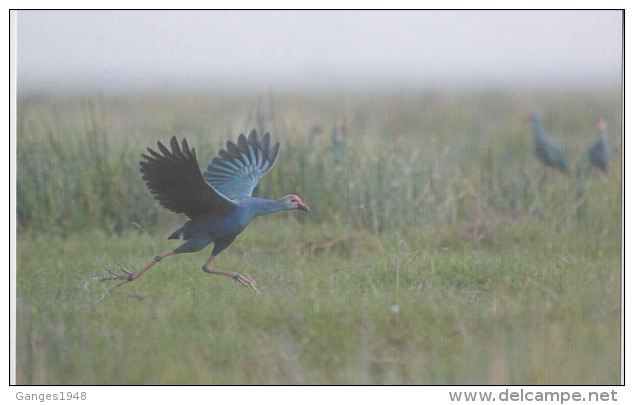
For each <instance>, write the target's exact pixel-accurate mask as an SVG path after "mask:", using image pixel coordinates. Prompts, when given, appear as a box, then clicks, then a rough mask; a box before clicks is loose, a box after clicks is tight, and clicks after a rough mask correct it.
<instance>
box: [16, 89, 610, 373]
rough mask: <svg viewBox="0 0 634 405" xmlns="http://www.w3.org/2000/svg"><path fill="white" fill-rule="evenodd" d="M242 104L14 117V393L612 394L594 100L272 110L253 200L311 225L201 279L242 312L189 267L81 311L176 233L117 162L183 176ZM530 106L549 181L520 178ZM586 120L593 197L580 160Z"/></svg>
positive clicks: (357, 103) (525, 98) (327, 103)
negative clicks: (269, 143)
mask: <svg viewBox="0 0 634 405" xmlns="http://www.w3.org/2000/svg"><path fill="white" fill-rule="evenodd" d="M245 100H247V101H245ZM248 100H255V97H251V98H249V97H238V96H235V95H230V94H219V95H217V96H216V97H215V98H211V97H205V96H201V95H196V94H192V95H170V96H164V97H159V96H156V95H154V96H152V95H149V96H148V95H145V96H139V95H137V96H128V97H123V96H120V97H114V96H102V97H100V98H94V99H93V98H83V99H82V98H77V97H71V96H60V97H58V98H54V99H53V98H51V99H49V98H46V97H41V96H40V97H39V98H38V97H35V96H34V97H31V98H26V97H25V98H23V99H20V100H19V104H18V118H19V119H18V145H17V149H18V150H17V156H18V173H17V180H18V182H17V184H18V187H17V221H18V236H17V364H16V368H17V382H18V383H19V384H64V385H66V384H618V383H620V379H621V375H620V370H621V368H620V367H621V352H620V348H621V346H620V336H621V335H620V333H621V323H620V313H621V307H620V302H621V296H620V292H621V262H620V252H621V231H622V229H621V226H622V225H621V224H622V220H621V208H622V207H621V193H622V188H621V177H620V166H621V160H620V156H619V155H620V145H621V143H620V139H619V138H618V137H617V135H616V134H618V133H619V130H620V124H619V123H620V115H619V112H620V98H619V94H618V92H609V91H608V92H598V91H588V92H565V91H560V92H538V93H535V92H527V91H519V90H518V91H516V92H506V91H490V92H488V91H480V92H476V91H473V92H463V93H451V92H450V93H443V92H440V91H431V92H421V93H416V92H409V93H398V94H397V93H395V94H378V95H368V94H346V95H345V96H344V95H336V94H335V95H330V96H325V97H310V96H307V95H302V94H282V95H279V96H278V99H277V100H276V113H277V116H276V119H275V121H274V122H273V124H272V125H273V127H274V129H275V132H276V133H277V136H276V138H277V139H279V140H281V142H282V144H283V146H282V152H281V155H280V160H279V162H278V163H277V165H276V167H275V168H274V169H273V170H272V171H271V172H270V173H269V174H268V175H267V176H265V177H264V178H263V180H262V182H261V185H260V187H259V188H258V189H257V190H256V192H257V193H258V195H260V196H264V197H269V198H274V197H275V198H277V197H280V196H282V195H285V194H288V193H294V194H297V195H299V196H300V197H301V198H302V199H303V200H304V201H306V202H307V203H308V205H309V206H310V208H311V212H310V213H304V212H293V213H278V214H275V215H272V216H268V217H264V218H258V219H257V220H256V221H254V223H253V224H252V225H250V226H249V228H248V229H247V230H246V231H245V232H244V233H243V234H242V235H240V236H239V237H238V239H237V240H236V241H235V242H234V243H233V244H232V245H231V246H230V247H229V248H228V249H227V250H226V251H224V252H223V253H222V255H220V256H219V257H218V258H217V259H216V260H214V262H213V265H214V267H216V268H218V269H222V270H230V271H240V272H242V273H243V274H246V275H249V276H250V277H252V278H253V279H254V280H255V281H256V283H257V285H258V288H259V289H260V290H261V291H262V295H259V296H258V295H255V294H253V293H251V292H250V291H248V290H247V289H244V288H242V289H241V290H240V291H236V289H235V287H234V285H233V282H232V281H231V280H230V279H228V278H226V277H221V276H213V275H209V274H206V273H204V272H202V271H201V266H202V264H203V263H204V261H205V260H206V259H207V257H208V254H209V253H210V249H206V250H205V251H204V252H198V253H194V254H188V255H177V256H175V257H169V258H166V259H165V260H164V261H162V262H160V263H158V264H157V265H156V266H154V267H153V268H152V269H150V270H148V272H147V273H146V274H144V275H143V276H142V277H141V278H139V279H138V280H136V281H135V282H133V283H130V284H128V285H125V286H123V287H121V288H119V289H117V290H115V291H114V292H113V293H112V294H111V295H109V296H107V297H106V298H105V299H102V297H103V296H104V294H105V293H106V292H107V291H108V289H109V287H110V286H112V282H102V281H99V280H96V279H95V278H96V277H99V276H103V275H106V273H105V270H103V268H104V266H108V267H111V268H116V266H117V265H118V264H121V265H123V266H125V267H126V268H127V269H129V270H133V271H135V270H138V269H139V268H141V267H142V266H143V265H145V264H146V263H147V262H148V261H149V260H150V259H151V258H152V257H154V255H156V254H157V253H160V252H165V251H168V250H171V249H173V248H174V247H175V246H176V243H177V242H175V241H168V240H166V237H167V235H168V234H169V233H171V232H172V231H173V230H174V229H176V227H177V226H179V225H180V224H181V223H182V222H183V221H184V217H182V216H178V215H174V214H172V213H169V212H167V211H166V210H164V209H162V208H161V207H160V206H159V205H158V204H157V203H156V201H155V200H153V199H152V198H151V195H150V194H149V192H148V191H147V190H146V188H145V186H144V185H143V183H142V181H141V179H140V176H139V173H138V160H139V157H140V153H142V151H143V150H144V148H145V147H146V146H154V145H155V141H156V140H161V141H165V142H166V141H168V139H169V137H170V136H171V135H173V134H175V135H178V136H179V137H184V136H186V137H187V139H188V141H189V144H190V146H195V147H196V150H197V155H198V159H199V164H200V165H201V168H204V167H205V165H206V164H207V163H208V162H209V161H210V160H211V158H212V157H213V156H214V155H215V154H216V153H217V150H218V148H219V147H221V146H222V144H223V142H224V141H226V139H234V140H235V138H236V136H237V134H238V133H240V132H247V131H248V130H249V129H250V127H251V126H253V125H254V116H255V114H254V108H253V103H252V102H249V101H248ZM534 105H540V106H543V108H544V110H543V111H544V113H545V117H544V118H545V123H546V126H547V129H548V130H549V132H551V133H553V135H555V136H557V138H558V139H559V140H560V141H561V143H562V144H564V145H566V146H567V149H568V152H569V157H570V159H571V167H572V175H571V176H569V177H565V176H563V175H561V174H559V173H557V172H555V171H553V170H545V169H544V168H543V167H541V166H540V165H539V163H538V162H536V160H535V158H534V156H533V153H532V150H531V147H532V140H531V134H530V128H529V126H528V125H527V124H526V123H524V122H522V121H521V113H522V112H524V111H525V110H526V109H527V108H529V107H531V106H532V107H533V108H534ZM600 116H602V117H604V118H605V119H606V120H607V121H608V123H609V125H610V134H611V137H612V141H613V144H614V145H613V146H614V147H615V149H616V153H615V155H614V159H613V161H612V162H611V166H610V171H609V173H608V175H607V176H605V177H604V176H601V175H599V174H598V173H597V172H596V171H590V172H588V171H587V163H586V162H585V160H584V154H585V148H586V147H587V146H589V144H590V143H591V142H592V141H594V139H595V132H594V129H593V126H594V121H595V119H596V118H599V117H600ZM338 121H343V122H345V123H346V125H347V128H348V132H347V134H346V136H347V137H346V142H347V148H346V154H345V156H344V157H341V159H340V160H338V162H335V156H334V151H333V149H332V146H331V144H330V133H329V131H330V126H332V125H334V124H335V123H336V122H338ZM315 122H322V123H324V124H325V125H326V127H327V128H328V129H327V131H326V133H325V134H323V135H322V136H321V137H319V138H317V139H316V144H315V145H314V146H313V147H308V145H307V138H306V134H307V133H308V129H309V128H310V127H311V126H312V125H313V124H314V123H315ZM580 134H582V135H580Z"/></svg>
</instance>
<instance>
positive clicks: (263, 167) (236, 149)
mask: <svg viewBox="0 0 634 405" xmlns="http://www.w3.org/2000/svg"><path fill="white" fill-rule="evenodd" d="M270 143H271V136H270V135H269V134H268V133H267V134H266V135H264V136H263V137H262V140H260V139H259V137H258V134H257V132H256V131H255V130H254V131H251V133H250V134H249V137H248V138H247V137H246V136H244V135H240V136H239V137H238V141H237V143H234V142H232V141H228V142H227V147H226V149H221V150H220V152H218V155H219V156H218V157H215V158H213V159H212V161H211V163H210V164H209V166H208V167H207V171H206V172H205V173H204V179H205V180H206V181H207V183H209V184H211V186H212V187H213V188H214V189H216V190H217V191H219V192H220V193H222V194H224V195H225V196H227V197H228V198H230V199H235V198H241V197H250V196H251V193H252V192H253V189H254V188H255V186H257V184H258V181H259V180H260V178H261V177H262V176H263V175H265V174H266V173H267V172H268V171H269V170H271V168H272V167H273V165H274V164H275V161H276V160H277V155H278V153H279V150H280V144H279V142H278V143H276V144H275V145H273V147H272V148H271V147H269V145H270Z"/></svg>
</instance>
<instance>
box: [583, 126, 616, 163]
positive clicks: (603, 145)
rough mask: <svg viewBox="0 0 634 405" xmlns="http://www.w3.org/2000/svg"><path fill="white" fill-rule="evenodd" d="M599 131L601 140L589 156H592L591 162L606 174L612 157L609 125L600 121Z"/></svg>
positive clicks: (591, 149) (589, 151) (589, 152)
mask: <svg viewBox="0 0 634 405" xmlns="http://www.w3.org/2000/svg"><path fill="white" fill-rule="evenodd" d="M597 129H598V130H599V139H598V140H597V142H596V143H595V144H594V145H593V146H592V147H591V148H590V149H589V150H588V154H589V155H590V162H591V163H592V164H593V165H595V166H596V167H598V168H599V169H601V171H602V172H603V173H606V172H607V170H608V162H609V161H610V156H612V151H611V150H610V142H609V141H608V124H606V123H605V121H604V120H599V122H598V123H597Z"/></svg>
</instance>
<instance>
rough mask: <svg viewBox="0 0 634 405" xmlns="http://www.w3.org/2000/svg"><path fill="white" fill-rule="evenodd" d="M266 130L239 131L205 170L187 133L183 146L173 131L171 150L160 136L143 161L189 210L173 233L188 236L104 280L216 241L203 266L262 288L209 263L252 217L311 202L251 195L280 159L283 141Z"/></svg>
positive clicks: (125, 278) (180, 207) (146, 174)
mask: <svg viewBox="0 0 634 405" xmlns="http://www.w3.org/2000/svg"><path fill="white" fill-rule="evenodd" d="M269 143H270V136H269V134H268V133H267V134H266V135H264V137H262V140H261V141H260V140H259V139H258V135H257V132H256V131H255V130H254V131H252V132H251V134H250V135H249V138H248V139H247V137H246V136H244V135H240V136H239V137H238V143H237V144H235V143H233V142H231V141H228V142H227V149H226V150H225V149H221V150H220V152H219V153H218V154H219V155H220V157H215V158H213V160H212V161H211V163H210V164H209V167H208V168H207V171H206V172H205V173H204V175H203V174H202V173H201V172H200V169H199V167H198V161H197V160H196V152H195V151H194V149H193V148H192V149H191V150H190V149H189V147H188V145H187V141H186V140H185V139H183V148H182V150H181V149H180V148H179V146H178V141H177V140H176V137H172V139H171V141H170V144H171V147H172V151H171V152H170V151H169V150H168V149H167V148H166V147H165V146H163V145H162V144H161V143H160V142H157V145H158V149H159V151H160V152H161V153H157V152H155V151H153V150H152V149H150V148H148V151H149V156H148V155H143V157H144V158H145V159H146V161H141V162H140V165H141V173H142V174H143V176H142V178H143V180H145V182H146V184H147V186H148V188H149V189H150V191H151V192H152V194H154V198H156V199H157V200H158V201H159V203H160V204H161V205H163V206H164V207H165V208H167V209H169V210H171V211H173V212H176V213H183V214H185V215H187V216H188V217H189V218H190V220H189V221H187V222H186V223H185V225H183V226H182V227H181V228H179V229H177V230H176V231H175V232H174V233H172V234H171V235H170V236H169V239H183V240H185V241H186V242H185V243H183V244H182V245H180V246H179V247H177V248H176V249H174V250H170V251H169V252H167V253H161V254H159V255H157V256H156V257H154V259H152V260H151V261H150V262H149V263H148V264H146V265H145V266H144V267H143V268H141V269H140V270H139V271H137V272H136V273H131V272H129V271H127V270H125V269H124V268H123V267H121V270H122V271H123V273H125V274H117V273H115V272H113V271H111V270H110V269H107V268H106V270H107V271H108V272H109V273H110V274H111V276H110V277H104V278H102V280H122V281H121V282H120V283H119V284H117V285H116V286H114V287H113V288H112V289H111V290H110V291H112V290H114V289H115V288H117V287H119V286H121V285H123V284H126V283H129V282H130V281H133V280H135V279H136V278H138V277H139V276H140V275H141V274H143V272H144V271H146V270H147V269H149V268H150V267H152V266H153V265H154V264H156V263H157V262H159V261H161V260H162V259H163V258H165V257H167V256H170V255H173V254H177V253H189V252H197V251H199V250H201V249H203V248H204V247H206V246H207V245H209V244H210V243H211V242H214V248H213V250H212V252H211V256H210V257H209V260H207V261H206V262H205V264H204V265H203V271H205V272H207V273H211V274H220V275H223V276H228V277H231V278H232V279H233V280H234V281H235V282H236V287H238V286H239V284H238V283H240V284H242V285H244V286H246V287H249V288H250V289H252V290H253V291H255V292H259V291H258V289H257V288H256V287H255V285H253V282H252V281H251V280H249V279H248V278H246V277H244V276H242V275H241V274H239V273H234V272H230V271H222V270H215V269H212V268H210V267H209V264H210V263H211V261H212V260H213V258H214V257H216V256H217V255H218V254H219V253H220V252H222V251H223V250H224V249H225V248H226V247H227V246H229V245H230V244H231V242H233V241H234V239H235V238H236V236H238V234H239V233H240V232H242V231H243V230H244V228H246V227H247V225H248V224H249V223H250V222H251V220H253V218H255V217H257V216H259V215H264V214H270V213H272V212H276V211H281V210H295V209H299V210H302V211H309V209H308V206H307V205H306V204H305V203H304V202H303V201H302V200H301V199H300V198H299V197H297V196H295V195H292V194H291V195H287V196H286V197H282V198H280V199H278V200H265V199H263V198H256V197H251V193H252V192H253V189H254V188H255V186H256V185H257V184H258V181H259V180H260V178H261V177H262V176H263V175H264V174H266V173H267V172H268V171H269V170H271V168H272V167H273V165H274V164H275V161H276V159H277V155H278V152H279V148H280V144H279V142H278V143H276V144H275V145H273V146H272V147H269Z"/></svg>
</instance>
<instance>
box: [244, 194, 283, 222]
mask: <svg viewBox="0 0 634 405" xmlns="http://www.w3.org/2000/svg"><path fill="white" fill-rule="evenodd" d="M240 204H241V205H243V206H244V207H245V208H246V209H247V211H248V212H249V213H250V214H251V215H252V216H253V218H255V217H257V216H260V215H266V214H271V213H273V212H277V211H282V210H285V209H290V208H288V207H287V206H285V205H284V203H283V198H280V199H277V200H267V199H264V198H256V197H248V198H245V199H243V200H242V201H241V202H240Z"/></svg>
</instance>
